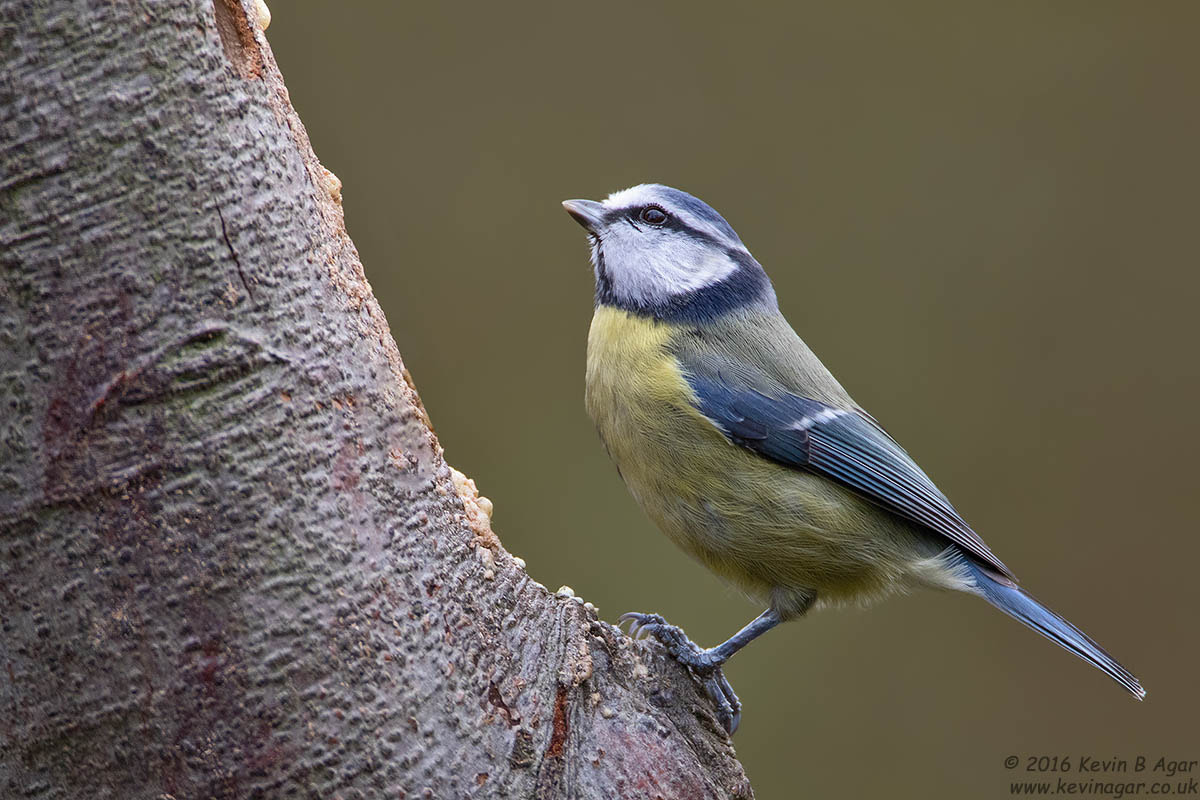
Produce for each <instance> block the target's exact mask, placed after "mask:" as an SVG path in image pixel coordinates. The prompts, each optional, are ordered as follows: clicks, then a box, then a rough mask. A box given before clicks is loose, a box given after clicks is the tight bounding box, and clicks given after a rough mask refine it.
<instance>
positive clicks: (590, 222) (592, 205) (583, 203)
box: [563, 200, 605, 235]
mask: <svg viewBox="0 0 1200 800" xmlns="http://www.w3.org/2000/svg"><path fill="white" fill-rule="evenodd" d="M563 208H565V209H566V210H567V213H568V214H570V215H571V216H572V217H574V218H575V221H576V222H578V223H579V224H580V225H582V226H583V227H584V228H586V229H587V232H588V233H591V234H593V235H594V234H596V233H598V232H599V230H600V228H601V226H602V225H603V223H604V210H605V209H604V204H603V203H597V202H596V201H595V200H563Z"/></svg>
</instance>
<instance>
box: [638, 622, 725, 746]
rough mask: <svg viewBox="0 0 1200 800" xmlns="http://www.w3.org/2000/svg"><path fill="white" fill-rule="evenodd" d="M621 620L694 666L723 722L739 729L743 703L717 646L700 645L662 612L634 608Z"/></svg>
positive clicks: (689, 667) (679, 660)
mask: <svg viewBox="0 0 1200 800" xmlns="http://www.w3.org/2000/svg"><path fill="white" fill-rule="evenodd" d="M620 621H621V622H628V623H629V635H630V636H632V637H634V638H637V639H643V638H645V637H646V636H653V637H654V638H655V639H657V640H658V642H659V644H661V645H662V646H663V647H665V648H666V649H667V652H668V653H670V655H671V657H672V658H674V659H675V660H676V661H678V662H679V663H680V664H683V665H684V666H685V667H687V668H688V669H689V670H691V672H692V674H693V675H695V676H696V678H697V679H698V680H699V681H700V683H701V684H703V686H704V689H705V691H707V692H708V696H709V697H711V698H712V701H713V703H715V704H716V707H717V719H718V720H720V722H721V725H722V726H723V727H724V728H725V730H726V731H727V732H728V733H729V734H731V735H732V734H733V732H734V731H736V730H737V728H738V723H739V722H741V720H742V703H741V701H740V700H738V696H737V694H735V693H734V691H733V687H732V686H730V685H729V680H728V679H727V678H726V677H725V673H724V672H722V671H721V666H722V665H723V664H724V663H725V659H723V658H721V657H720V656H719V655H718V654H717V653H716V652H715V651H716V648H708V649H705V648H703V647H701V646H700V645H698V644H696V643H695V642H693V641H692V640H691V639H689V638H688V636H687V634H686V633H684V632H683V628H680V627H679V626H678V625H672V624H671V623H669V622H667V621H666V620H665V619H663V617H662V616H661V615H659V614H639V613H637V612H636V611H631V612H629V613H628V614H622V615H621V619H620Z"/></svg>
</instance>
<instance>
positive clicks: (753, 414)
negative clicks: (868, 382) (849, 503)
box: [685, 369, 1013, 578]
mask: <svg viewBox="0 0 1200 800" xmlns="http://www.w3.org/2000/svg"><path fill="white" fill-rule="evenodd" d="M685 377H686V378H687V381H688V383H689V384H690V385H691V387H692V390H693V392H695V395H696V401H697V402H696V405H697V408H698V410H699V411H700V413H701V414H703V415H704V416H705V417H707V418H708V419H709V420H711V421H712V423H713V425H715V426H716V427H717V429H718V430H720V431H721V433H723V434H724V435H725V437H726V438H728V439H729V440H730V441H731V442H733V443H735V444H738V445H741V446H742V447H745V448H747V449H749V450H752V451H754V452H756V453H758V454H759V455H762V456H764V457H765V458H769V459H771V460H773V461H776V462H778V463H780V464H784V465H786V466H789V467H796V468H800V469H807V470H810V471H811V472H814V473H816V474H818V475H822V476H824V477H826V478H830V479H832V480H835V481H837V482H838V483H841V484H842V485H844V486H847V487H849V488H850V489H853V490H854V491H855V492H857V493H859V494H860V495H862V496H864V497H866V498H867V499H868V500H871V501H872V502H874V503H876V504H878V505H880V506H883V507H884V508H886V509H887V510H889V511H891V512H893V513H895V514H898V515H900V516H901V517H904V518H905V519H908V520H911V521H913V522H916V523H918V524H920V525H924V526H925V527H926V528H929V529H930V530H933V531H936V532H937V533H940V534H941V535H943V536H945V537H946V538H947V539H949V540H950V541H952V542H954V543H955V544H957V545H958V546H959V547H962V548H963V549H964V550H966V551H967V552H969V553H971V554H972V555H974V556H975V557H976V558H978V559H979V560H980V561H981V562H982V563H983V564H985V565H987V566H989V567H992V568H994V569H996V570H998V571H999V572H1000V573H1001V574H1003V575H1005V576H1007V577H1009V578H1012V577H1013V574H1012V572H1011V571H1010V570H1009V569H1008V567H1006V566H1005V565H1004V564H1003V563H1002V562H1001V561H1000V559H998V558H996V556H995V555H994V554H993V553H992V551H991V550H990V549H989V548H988V546H987V545H986V544H984V541H983V539H981V538H980V537H979V534H977V533H975V531H973V530H971V526H970V525H968V524H967V523H966V522H965V521H964V520H963V518H962V517H960V516H959V514H958V512H957V511H955V510H954V507H953V506H951V505H950V501H949V500H947V499H946V497H945V495H943V494H942V493H941V492H940V491H938V488H937V487H936V486H934V484H933V481H931V480H930V479H929V477H928V476H927V475H926V474H925V473H924V472H922V471H921V468H920V467H918V466H917V465H916V463H915V462H914V461H913V460H912V458H910V457H909V455H908V453H906V452H904V449H903V448H901V447H900V445H898V444H897V443H896V442H895V440H894V439H892V437H890V436H888V434H887V433H886V432H885V431H884V430H883V429H882V428H881V427H879V425H878V424H877V423H876V422H875V421H874V420H873V419H871V418H870V417H869V416H868V415H867V414H866V413H865V412H862V411H859V410H857V409H855V410H847V409H843V408H836V407H834V406H831V405H828V404H826V403H822V402H820V401H818V400H812V399H809V398H806V397H800V396H798V395H795V394H789V393H786V392H781V393H779V396H769V395H768V394H764V393H763V392H761V391H759V390H758V389H756V388H752V387H749V386H746V385H744V384H743V385H740V386H739V385H736V384H737V383H738V382H737V381H736V379H734V385H730V384H729V383H726V382H725V380H723V378H724V376H723V375H722V374H721V373H716V374H715V375H714V376H712V377H705V376H700V375H695V374H689V373H687V372H686V369H685Z"/></svg>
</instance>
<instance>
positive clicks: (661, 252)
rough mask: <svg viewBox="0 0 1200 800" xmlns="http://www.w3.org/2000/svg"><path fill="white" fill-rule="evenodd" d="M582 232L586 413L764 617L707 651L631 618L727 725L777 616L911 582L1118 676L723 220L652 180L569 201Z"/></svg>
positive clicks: (1126, 682) (655, 501) (1136, 686)
mask: <svg viewBox="0 0 1200 800" xmlns="http://www.w3.org/2000/svg"><path fill="white" fill-rule="evenodd" d="M563 206H564V207H565V208H566V210H567V212H568V213H569V214H570V215H571V216H572V217H574V218H575V220H576V221H577V222H579V224H580V225H582V226H583V227H584V228H585V229H586V230H587V233H588V238H589V240H590V244H591V260H592V265H593V267H594V270H595V276H596V311H595V316H594V317H593V319H592V324H591V330H590V332H589V335H588V347H587V390H586V401H587V409H588V412H589V414H590V415H591V417H592V419H593V421H594V422H595V424H596V427H597V429H598V430H599V433H600V438H601V439H602V440H603V442H604V446H605V448H606V449H607V450H608V453H609V455H610V456H611V457H612V459H613V461H615V462H616V465H617V469H618V471H619V472H620V474H621V477H622V478H623V479H624V481H625V483H626V485H627V486H628V487H629V490H630V492H631V493H632V494H633V496H634V498H635V499H636V500H637V502H638V503H639V504H640V505H641V507H642V508H643V509H644V510H645V512H646V513H647V514H648V515H649V516H650V518H651V519H652V520H653V521H654V522H655V524H657V526H658V527H659V528H661V529H662V531H663V532H664V533H666V535H667V536H668V537H669V538H670V539H671V540H672V541H674V542H675V543H676V544H677V545H678V546H679V547H681V548H682V549H683V550H684V551H686V552H687V553H688V554H690V555H691V556H693V557H695V558H696V559H698V560H699V561H701V562H702V563H703V564H705V565H706V566H707V567H708V568H710V569H711V570H713V571H714V572H716V573H717V574H719V575H720V576H722V577H723V578H725V579H727V580H728V581H730V582H731V583H733V584H734V585H735V586H737V587H739V588H740V589H742V590H744V591H745V592H746V593H747V594H748V595H750V596H751V597H755V598H758V599H759V600H760V601H761V602H763V603H764V604H765V605H766V606H767V609H766V611H764V612H763V613H762V614H761V615H759V616H758V617H757V618H756V619H754V620H753V621H752V622H751V623H750V624H749V625H747V626H746V627H745V628H743V629H742V630H741V631H739V632H738V633H736V634H734V636H733V637H732V638H730V639H729V640H728V641H726V642H725V643H723V644H720V645H718V646H716V647H712V648H708V649H704V648H701V647H699V646H698V645H696V644H695V643H693V642H692V641H691V640H690V639H688V637H687V636H686V635H685V634H684V633H683V631H682V630H681V629H680V628H678V627H676V626H674V625H670V624H668V623H667V622H666V621H665V620H664V619H663V618H662V617H660V616H659V615H657V614H640V613H635V614H626V615H625V616H624V617H622V620H623V621H629V622H631V623H632V624H631V633H632V634H635V635H636V634H638V633H641V634H642V635H647V634H648V635H652V636H654V637H655V638H656V639H658V640H659V641H660V642H661V643H662V644H663V645H664V646H665V647H666V648H667V650H668V651H669V652H670V654H671V655H672V656H673V657H674V658H676V659H677V660H678V661H680V662H681V663H683V664H684V665H686V666H687V667H689V668H690V669H691V670H692V672H693V674H695V675H696V676H697V678H698V679H700V680H701V681H702V682H703V683H704V685H705V687H706V688H707V690H708V692H709V694H710V695H711V696H712V698H713V701H714V702H715V704H716V708H717V713H718V717H719V718H720V720H721V722H722V723H723V724H724V726H725V727H726V729H727V730H729V731H730V732H731V733H732V732H733V730H734V729H735V728H736V727H737V724H738V721H739V719H740V714H741V706H740V703H739V701H738V699H737V696H736V694H735V693H734V692H733V689H732V688H731V687H730V686H729V682H728V681H727V680H726V679H725V677H724V675H723V673H722V671H721V667H722V665H723V664H724V663H725V662H726V661H727V660H728V659H729V657H730V656H732V655H733V654H734V653H735V652H737V651H738V650H740V649H741V648H742V647H744V646H745V645H746V644H747V643H749V642H750V641H751V640H753V639H754V638H756V637H758V636H760V635H761V634H763V633H765V632H766V631H768V630H770V629H771V628H773V627H775V626H776V625H778V624H779V623H781V622H784V621H786V620H789V619H793V618H795V617H799V616H801V615H803V614H805V613H806V612H807V611H809V610H810V609H812V608H815V607H820V606H828V605H843V604H862V603H864V602H868V601H871V600H874V599H877V598H880V597H883V596H886V595H888V594H891V593H894V592H898V591H904V590H907V589H910V588H915V587H933V588H937V589H954V590H957V591H961V592H967V593H970V594H974V595H978V596H979V597H982V598H983V599H984V600H986V601H987V602H989V603H990V604H992V605H993V606H995V607H996V608H998V609H1000V610H1001V611H1003V612H1004V613H1006V614H1008V615H1009V616H1011V617H1013V618H1015V619H1016V620H1018V621H1020V622H1022V623H1024V624H1025V625H1028V626H1029V627H1030V628H1032V629H1033V630H1035V631H1037V632H1038V633H1040V634H1041V635H1043V636H1045V637H1046V638H1048V639H1050V640H1051V641H1052V642H1054V643H1055V644H1058V645H1060V646H1061V647H1063V648H1065V649H1067V650H1069V651H1071V652H1072V653H1074V654H1075V655H1077V656H1079V657H1080V658H1082V659H1083V660H1085V661H1087V662H1088V663H1090V664H1092V665H1093V666H1095V667H1097V668H1099V669H1100V670H1102V671H1103V672H1104V673H1105V674H1107V675H1108V676H1109V677H1111V678H1112V679H1113V680H1115V681H1116V682H1117V683H1119V684H1121V686H1123V687H1125V688H1126V689H1127V690H1128V691H1129V692H1131V693H1132V694H1133V695H1134V696H1135V697H1137V698H1139V699H1140V698H1142V697H1144V696H1145V691H1144V690H1143V689H1142V686H1141V684H1140V683H1139V682H1138V680H1137V678H1135V677H1134V676H1133V675H1132V674H1131V673H1130V672H1129V671H1128V670H1126V669H1125V668H1124V667H1123V666H1121V665H1120V664H1119V663H1117V661H1116V660H1115V659H1113V658H1112V656H1110V655H1109V654H1108V653H1106V652H1105V651H1104V650H1103V649H1102V648H1101V647H1100V646H1099V645H1098V644H1096V642H1094V641H1092V639H1091V638H1089V637H1088V636H1087V635H1086V634H1084V633H1083V632H1082V631H1080V630H1079V629H1078V628H1076V627H1075V626H1074V625H1072V624H1071V623H1069V622H1067V621H1066V620H1065V619H1063V618H1062V617H1060V616H1058V615H1057V614H1055V613H1054V612H1053V611H1051V610H1049V609H1048V608H1046V607H1045V606H1043V605H1042V604H1041V603H1039V602H1038V601H1037V600H1035V599H1034V598H1033V597H1031V596H1030V595H1029V594H1027V593H1026V592H1025V590H1024V589H1022V588H1021V587H1020V586H1019V585H1018V584H1017V580H1016V578H1015V577H1014V575H1013V573H1012V571H1011V570H1010V569H1009V568H1008V567H1007V566H1005V565H1004V563H1003V562H1001V561H1000V559H999V558H997V557H996V555H995V554H993V553H992V551H991V549H990V548H988V546H987V545H986V544H985V543H984V541H983V539H981V538H980V537H979V535H978V534H977V533H975V531H974V530H972V529H971V526H970V525H968V524H967V523H966V521H964V520H963V518H962V517H961V516H960V515H959V513H958V512H957V511H955V510H954V507H953V506H952V505H951V504H950V501H949V500H947V499H946V497H945V495H943V494H942V493H941V492H940V491H939V490H938V488H937V487H936V486H934V484H933V482H932V481H931V480H930V479H929V478H928V477H927V476H926V475H925V473H924V472H922V471H921V468H920V467H918V466H917V465H916V463H915V462H914V461H913V460H912V459H911V458H910V457H909V456H908V454H907V453H905V451H904V450H903V449H902V448H901V447H900V445H898V444H897V443H896V442H895V441H894V440H893V439H892V437H891V436H889V435H888V434H887V432H886V431H884V430H883V428H882V427H880V426H879V424H878V423H876V422H875V420H874V419H873V418H872V417H871V416H870V415H869V414H867V413H866V412H865V411H863V410H862V409H861V408H859V407H858V405H857V404H856V403H855V402H854V400H853V399H851V397H850V395H849V394H847V393H846V390H845V389H843V388H842V386H841V384H839V383H838V382H837V380H836V379H835V378H834V377H833V375H831V374H830V373H829V370H827V369H826V368H825V366H824V365H823V364H822V363H821V362H820V361H819V360H818V359H817V357H816V356H815V355H814V354H813V352H812V351H811V350H810V349H809V348H808V346H807V345H805V344H804V342H803V341H801V340H800V337H799V336H797V335H796V333H795V332H794V331H793V330H792V328H791V326H790V325H789V324H788V322H787V320H786V319H784V317H783V315H782V314H781V313H780V311H779V305H778V303H777V302H776V299H775V291H774V289H773V288H772V286H771V281H770V280H769V279H768V278H767V274H766V272H764V271H763V268H762V267H761V266H760V265H759V263H758V262H757V261H755V259H754V257H753V256H751V255H750V252H749V251H748V250H747V249H746V246H745V245H744V244H742V240H741V239H740V238H738V235H737V233H735V232H734V230H733V228H732V227H730V225H729V223H727V222H726V221H725V220H724V219H723V218H722V217H721V215H720V214H718V213H717V212H716V211H714V210H713V209H712V208H710V207H709V206H707V205H706V204H705V203H703V202H701V201H700V200H698V199H697V198H695V197H693V196H691V195H689V194H687V193H686V192H682V191H679V190H678V189H672V188H670V187H667V186H661V185H657V184H646V185H641V186H635V187H633V188H631V189H626V190H624V191H621V192H617V193H616V194H613V195H610V196H609V197H608V199H606V200H605V201H603V202H595V201H591V200H567V201H565V202H564V203H563Z"/></svg>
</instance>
